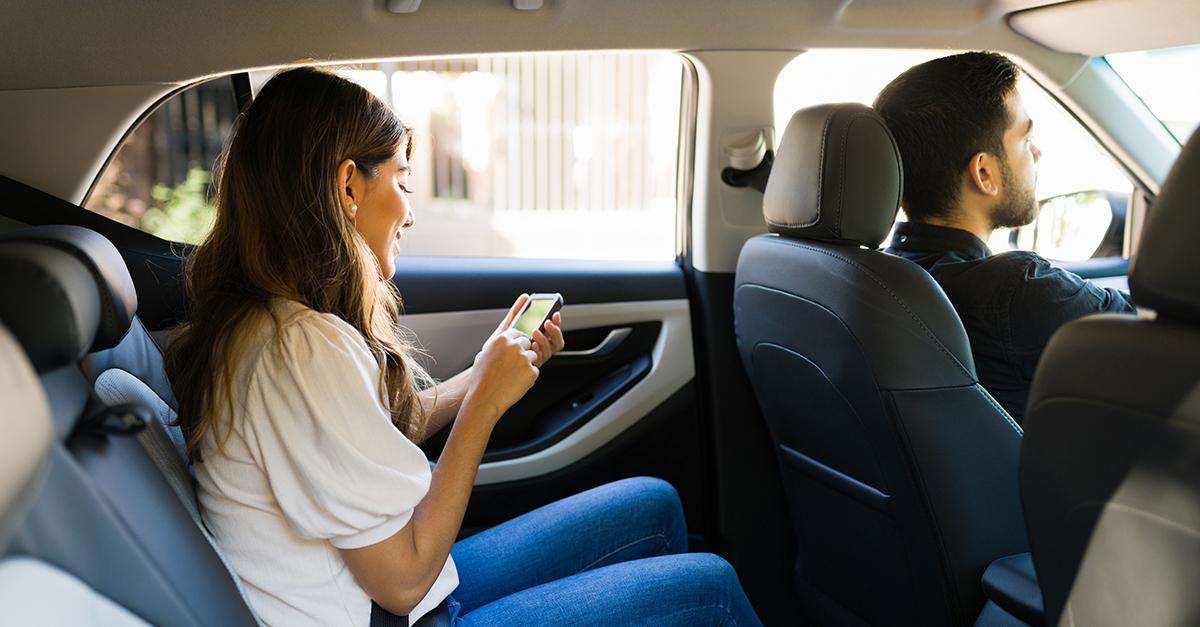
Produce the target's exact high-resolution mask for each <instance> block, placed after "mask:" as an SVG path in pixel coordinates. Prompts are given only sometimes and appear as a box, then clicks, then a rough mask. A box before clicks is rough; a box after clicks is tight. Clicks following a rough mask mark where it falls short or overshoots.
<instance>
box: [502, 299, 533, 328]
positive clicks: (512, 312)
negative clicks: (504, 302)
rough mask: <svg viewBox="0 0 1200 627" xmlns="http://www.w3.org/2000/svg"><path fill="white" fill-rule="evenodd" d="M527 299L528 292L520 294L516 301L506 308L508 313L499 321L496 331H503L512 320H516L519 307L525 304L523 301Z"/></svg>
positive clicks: (519, 310)
mask: <svg viewBox="0 0 1200 627" xmlns="http://www.w3.org/2000/svg"><path fill="white" fill-rule="evenodd" d="M527 300H529V294H521V295H520V296H518V297H517V302H515V303H513V306H512V307H510V308H509V309H508V314H507V315H505V316H504V320H503V321H501V322H500V326H498V327H496V332H497V333H499V332H500V331H504V330H505V329H507V328H508V327H509V326H511V325H512V323H513V320H516V318H517V314H518V313H520V312H521V307H524V306H525V301H527Z"/></svg>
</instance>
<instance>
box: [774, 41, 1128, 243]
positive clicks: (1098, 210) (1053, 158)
mask: <svg viewBox="0 0 1200 627" xmlns="http://www.w3.org/2000/svg"><path fill="white" fill-rule="evenodd" d="M949 54H954V53H953V52H951V51H945V50H814V51H811V52H807V53H804V54H802V55H800V56H798V57H796V59H795V60H793V61H792V62H791V63H790V64H788V65H787V66H786V67H785V68H784V69H783V71H782V72H780V75H779V78H778V80H777V81H776V84H775V118H776V128H777V129H779V131H778V132H779V133H782V132H783V129H784V128H785V127H786V126H787V122H788V119H790V118H791V115H792V113H794V112H795V111H796V109H799V108H802V107H807V106H811V105H816V104H823V103H828V102H861V103H863V104H865V105H868V106H870V105H871V103H872V102H873V101H874V100H875V96H876V95H878V93H879V91H880V90H881V89H883V87H884V86H885V85H887V84H888V83H889V82H891V80H892V79H893V78H895V77H896V76H898V75H899V74H900V73H901V72H903V71H904V70H907V69H908V68H910V67H912V66H914V65H917V64H920V63H924V62H925V61H929V60H932V59H935V58H938V57H942V56H946V55H949ZM1018 89H1019V91H1020V93H1021V99H1022V101H1023V102H1024V104H1025V109H1026V110H1027V111H1028V112H1029V115H1030V117H1031V118H1032V119H1033V120H1034V129H1035V130H1034V143H1035V144H1036V145H1037V146H1038V148H1039V149H1040V150H1041V151H1042V157H1041V160H1040V161H1039V162H1038V168H1037V170H1038V181H1037V188H1036V193H1037V199H1038V201H1039V203H1040V204H1041V206H1042V210H1041V213H1040V214H1039V216H1038V218H1037V220H1036V221H1034V222H1033V223H1032V224H1030V225H1028V226H1025V227H1023V228H1020V229H997V230H996V231H995V232H994V233H993V235H992V238H991V239H990V240H989V241H988V242H987V244H988V247H989V248H991V250H992V251H993V252H1001V251H1005V250H1014V249H1021V250H1032V251H1035V252H1037V253H1039V254H1041V255H1042V256H1044V257H1046V258H1048V259H1055V260H1060V261H1081V260H1084V259H1089V258H1092V257H1114V256H1125V255H1126V254H1127V253H1126V247H1125V213H1126V206H1127V204H1128V199H1129V196H1130V193H1131V191H1132V190H1133V185H1132V183H1131V182H1130V180H1129V178H1128V177H1127V176H1126V175H1125V173H1124V172H1123V171H1122V170H1121V169H1120V168H1119V167H1118V166H1117V164H1116V163H1115V162H1114V161H1113V159H1112V157H1111V156H1109V154H1108V153H1107V152H1105V151H1104V150H1103V149H1102V148H1101V147H1100V145H1099V144H1098V143H1097V142H1096V141H1095V140H1094V139H1093V138H1092V136H1091V135H1090V134H1089V133H1088V132H1087V130H1086V129H1085V128H1084V127H1083V126H1082V125H1081V124H1080V123H1079V121H1078V120H1076V119H1075V118H1074V117H1072V116H1071V115H1070V113H1069V112H1067V111H1066V110H1065V109H1064V108H1063V107H1062V106H1061V105H1060V104H1059V103H1058V102H1056V101H1055V100H1054V99H1053V98H1052V97H1050V95H1049V94H1047V93H1046V91H1045V90H1044V89H1042V88H1041V87H1040V86H1039V85H1038V84H1037V83H1035V82H1034V81H1033V80H1031V79H1030V78H1029V77H1022V79H1021V81H1020V83H1019V87H1018ZM900 219H903V212H901V216H900Z"/></svg>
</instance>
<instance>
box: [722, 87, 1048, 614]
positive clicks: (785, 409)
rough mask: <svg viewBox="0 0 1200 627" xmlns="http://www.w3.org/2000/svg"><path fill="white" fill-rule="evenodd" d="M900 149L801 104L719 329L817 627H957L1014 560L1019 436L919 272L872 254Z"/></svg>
mask: <svg viewBox="0 0 1200 627" xmlns="http://www.w3.org/2000/svg"><path fill="white" fill-rule="evenodd" d="M901 171H902V170H901V166H900V155H899V152H898V151H897V149H896V146H895V142H894V140H893V139H892V136H891V133H890V132H889V131H888V129H887V128H886V126H885V125H884V123H883V121H882V120H881V119H880V118H879V116H878V115H876V114H875V112H874V111H872V110H871V109H869V108H867V107H864V106H862V105H856V104H840V105H823V106H818V107H812V108H808V109H803V110H801V111H798V112H797V113H796V114H795V115H794V116H793V117H792V119H791V122H790V123H789V124H788V128H787V131H786V133H785V135H784V141H783V143H782V145H781V146H780V148H779V154H778V156H777V158H776V160H775V164H774V167H773V169H772V172H771V177H770V180H769V182H768V184H767V189H766V194H765V196H764V201H763V213H764V216H765V218H766V221H767V224H768V228H769V230H770V231H771V233H770V234H767V235H763V236H759V237H755V238H753V239H751V240H750V241H748V242H747V243H746V245H745V246H744V248H743V249H742V253H741V257H740V258H739V260H738V267H737V278H736V287H735V292H734V325H735V328H736V332H737V343H738V348H739V350H740V353H741V357H742V362H743V364H744V366H745V368H746V371H747V373H748V374H749V378H750V380H751V383H752V384H753V386H754V390H755V394H756V396H757V398H758V402H759V404H760V406H761V409H762V411H763V415H764V416H765V418H766V420H767V422H768V423H769V427H770V432H771V435H772V437H773V439H774V441H775V444H776V445H777V447H776V453H777V455H778V458H779V462H780V466H781V471H782V473H783V479H784V485H785V489H786V494H787V498H788V505H789V511H790V513H791V517H792V524H793V527H794V530H795V535H796V541H797V546H798V549H799V555H798V556H797V559H796V580H795V584H796V588H797V593H798V595H799V596H800V599H801V602H802V603H803V605H804V607H805V609H806V611H807V613H808V614H809V616H810V618H811V619H813V620H814V621H815V622H816V623H817V624H821V625H826V624H872V625H922V626H933V625H968V624H971V622H972V621H973V620H974V619H975V617H976V616H977V615H978V614H979V612H980V610H981V608H982V607H983V605H984V596H983V591H982V589H981V586H980V576H981V575H982V573H983V571H984V569H985V568H986V567H987V566H988V564H989V563H991V562H992V560H994V559H996V558H998V557H1001V556H1005V555H1010V554H1013V553H1020V552H1023V551H1025V550H1026V539H1025V532H1024V527H1023V525H1022V521H1021V512H1020V504H1019V500H1018V494H1017V474H1016V473H1017V463H1018V453H1019V448H1020V443H1021V431H1020V429H1019V428H1018V427H1017V425H1016V424H1015V423H1014V422H1013V421H1012V420H1011V418H1009V416H1008V415H1007V414H1006V413H1005V412H1004V410H1002V409H1001V408H1000V406H999V405H997V404H996V402H995V401H994V400H992V398H991V397H990V396H989V395H988V393H987V392H986V391H984V389H983V388H982V387H980V385H979V382H978V378H977V377H976V374H975V367H974V362H973V360H972V358H971V350H970V345H969V343H968V341H967V336H966V332H965V331H964V330H963V326H962V323H961V322H960V321H959V319H958V316H957V315H956V314H955V312H954V309H953V308H952V307H951V305H950V302H949V301H948V300H947V299H946V296H945V294H943V293H942V291H941V289H940V288H939V287H938V286H937V284H936V283H935V282H934V281H933V279H932V278H930V276H929V275H928V274H927V273H926V272H925V271H924V270H922V269H921V268H920V267H918V266H917V265H915V264H913V263H911V262H909V261H907V260H904V259H900V258H897V257H893V256H891V255H887V254H885V253H882V252H879V251H878V250H877V247H878V245H879V243H880V241H882V240H883V239H884V237H885V236H886V235H887V233H888V231H889V230H890V229H891V226H892V223H893V221H894V220H895V215H896V211H897V209H898V206H899V203H900V192H901Z"/></svg>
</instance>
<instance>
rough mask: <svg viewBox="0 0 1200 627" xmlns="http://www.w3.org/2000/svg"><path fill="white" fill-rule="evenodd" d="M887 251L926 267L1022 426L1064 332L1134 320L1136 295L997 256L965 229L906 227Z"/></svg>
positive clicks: (1028, 257)
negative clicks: (1045, 356)
mask: <svg viewBox="0 0 1200 627" xmlns="http://www.w3.org/2000/svg"><path fill="white" fill-rule="evenodd" d="M887 252H889V253H891V254H893V255H898V256H900V257H904V258H905V259H908V260H909V261H913V262H916V263H917V265H919V266H921V267H922V268H925V270H926V271H928V272H929V274H930V275H931V276H932V277H933V278H934V280H935V281H937V282H938V285H941V286H942V290H943V291H945V292H946V296H947V297H949V299H950V302H951V303H952V304H953V305H954V309H955V310H957V311H958V316H959V318H961V319H962V322H963V326H964V327H965V328H966V330H967V337H969V338H970V340H971V352H972V353H973V354H974V357H975V370H976V372H977V373H978V374H979V382H980V383H982V384H983V387H984V388H985V389H986V390H987V391H988V392H990V393H991V395H992V396H993V397H995V399H996V400H997V401H998V402H999V403H1000V404H1001V405H1002V406H1003V407H1004V409H1006V410H1008V413H1009V414H1011V415H1012V417H1013V419H1015V420H1016V421H1017V422H1021V420H1022V419H1023V418H1024V417H1025V401H1026V400H1027V399H1028V398H1029V384H1030V382H1031V381H1032V380H1033V371H1034V368H1036V367H1037V362H1038V359H1040V358H1041V356H1042V351H1043V350H1044V349H1045V348H1046V343H1047V342H1049V341H1050V336H1051V335H1054V332H1055V331H1056V330H1058V327H1060V326H1062V325H1064V324H1066V323H1067V322H1070V321H1071V320H1074V319H1076V318H1079V317H1081V316H1086V315H1087V314H1092V313H1100V312H1116V313H1134V312H1136V309H1135V308H1134V305H1133V301H1131V300H1130V299H1129V295H1128V294H1126V293H1124V292H1121V291H1118V290H1114V289H1111V288H1102V287H1098V286H1096V285H1095V284H1093V283H1091V282H1089V281H1087V280H1085V279H1083V278H1080V277H1079V276H1078V275H1076V274H1073V273H1071V272H1067V271H1066V270H1062V269H1060V268H1055V267H1054V266H1052V265H1050V262H1049V261H1046V260H1045V259H1043V258H1042V257H1040V256H1039V255H1037V254H1036V253H1033V252H1029V251H1026V250H1014V251H1011V252H1004V253H1000V254H998V255H993V254H992V251H991V250H988V247H987V244H985V243H983V241H982V240H980V239H979V238H978V237H975V235H973V234H971V233H968V232H967V231H963V230H960V229H954V228H948V227H943V226H934V225H932V224H922V223H918V222H901V223H900V224H898V225H896V232H895V234H894V235H893V237H892V245H891V246H889V247H888V249H887Z"/></svg>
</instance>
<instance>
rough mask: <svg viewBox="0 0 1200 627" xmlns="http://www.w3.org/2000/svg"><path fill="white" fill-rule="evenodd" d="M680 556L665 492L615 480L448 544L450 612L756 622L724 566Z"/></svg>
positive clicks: (671, 494) (500, 620)
mask: <svg viewBox="0 0 1200 627" xmlns="http://www.w3.org/2000/svg"><path fill="white" fill-rule="evenodd" d="M686 551H687V527H686V524H685V523H684V520H683V508H682V506H681V505H680V503H679V496H678V495H677V494H676V493H675V490H674V488H672V487H671V485H670V484H668V483H666V482H665V481H662V480H659V479H650V478H645V477H640V478H635V479H626V480H623V481H617V482H614V483H610V484H607V485H603V486H600V487H598V488H594V489H592V490H588V491H586V492H582V493H580V494H576V495H574V496H571V497H568V498H566V499H563V500H561V501H557V502H554V503H551V504H549V505H546V506H544V507H542V508H539V509H537V510H534V511H532V512H529V513H528V514H525V515H523V516H520V517H517V518H515V519H513V520H510V521H508V522H505V523H503V524H501V525H497V526H496V527H493V528H491V529H489V530H487V531H484V532H481V533H479V534H477V535H475V536H472V537H470V538H466V539H464V540H461V541H459V542H458V543H456V544H455V545H454V549H453V551H452V553H453V555H454V561H455V563H456V565H457V567H458V572H459V587H458V589H456V590H455V591H454V593H453V594H452V595H451V597H452V606H454V605H456V604H457V606H458V607H456V608H454V610H455V613H456V614H457V615H458V616H459V617H460V618H459V620H460V622H461V623H462V624H464V625H487V624H496V625H505V624H514V623H515V624H520V623H528V622H530V618H531V617H535V616H536V617H537V621H536V622H538V623H545V624H584V623H594V622H595V621H596V620H597V619H598V618H600V617H603V620H604V621H605V622H614V620H615V622H617V623H619V624H626V623H629V624H643V623H650V622H653V623H655V624H664V622H665V623H671V622H674V623H677V624H758V621H757V619H756V618H754V614H753V610H751V609H750V605H749V602H748V601H746V598H745V594H744V593H743V592H742V589H741V584H739V583H738V580H737V575H736V574H735V573H734V572H733V568H732V567H731V566H729V564H728V563H726V562H725V561H724V560H722V559H721V558H719V557H716V556H714V555H708V554H686V555H679V554H680V553H684V552H686ZM727 616H732V617H733V620H732V621H730V620H727Z"/></svg>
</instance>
